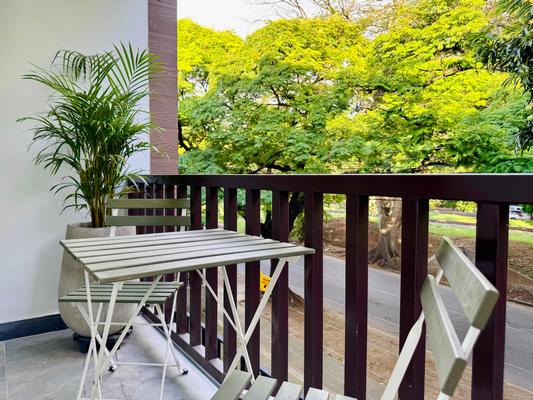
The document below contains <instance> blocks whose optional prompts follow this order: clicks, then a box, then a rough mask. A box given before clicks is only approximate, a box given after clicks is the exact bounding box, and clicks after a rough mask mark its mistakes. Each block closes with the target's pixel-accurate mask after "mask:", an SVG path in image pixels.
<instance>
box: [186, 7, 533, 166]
mask: <svg viewBox="0 0 533 400" xmlns="http://www.w3.org/2000/svg"><path fill="white" fill-rule="evenodd" d="M485 5H486V4H485V2H484V1H482V0H413V1H409V2H390V3H388V4H386V5H384V6H383V8H384V9H383V12H384V15H386V18H385V20H386V24H385V25H386V28H385V29H384V30H383V31H381V32H380V33H379V34H372V35H368V34H367V33H368V31H365V29H366V28H365V27H366V26H368V25H367V22H368V21H367V22H364V20H365V21H366V19H368V18H367V17H368V15H366V16H365V15H362V16H361V18H360V19H359V18H355V19H352V21H349V20H347V18H342V17H341V16H339V15H334V16H331V17H323V18H309V19H307V18H299V19H288V20H277V21H275V22H271V23H269V24H268V25H267V26H265V27H264V28H262V29H259V30H258V31H256V32H254V33H253V34H251V35H250V36H249V37H247V38H246V39H245V40H244V41H240V39H239V40H237V39H235V38H234V37H233V36H231V35H230V34H228V33H227V32H214V31H210V30H206V29H207V28H201V27H196V28H194V29H196V30H198V31H201V32H203V33H202V34H198V35H190V36H188V39H189V42H188V43H187V46H189V47H190V48H191V49H197V48H206V49H209V48H213V53H214V55H213V56H211V55H203V57H205V59H206V60H208V61H205V62H204V61H195V60H196V58H194V57H196V56H194V57H192V56H191V57H192V58H191V61H190V64H184V65H185V66H187V65H196V64H197V65H199V67H198V68H200V69H203V70H207V71H208V74H204V75H202V76H207V78H206V79H204V80H203V82H206V85H205V86H202V87H205V89H206V90H205V92H199V91H191V90H189V91H188V92H187V93H188V94H187V95H186V96H184V99H183V100H182V101H181V103H180V111H179V112H180V121H181V123H182V125H183V135H184V138H185V139H186V140H185V141H186V142H187V144H191V146H189V148H188V149H187V150H189V151H187V152H186V153H185V154H183V155H182V157H181V166H180V168H181V171H182V172H185V173H203V172H230V173H306V172H319V173H321V172H324V173H328V172H410V173H413V172H432V171H457V170H459V171H469V170H476V171H477V170H484V169H486V168H488V167H490V166H493V165H494V162H495V161H494V160H497V159H498V158H499V157H506V158H508V159H513V158H514V157H515V151H516V149H515V147H514V144H513V137H514V136H516V135H517V134H518V133H519V132H521V131H522V130H523V129H524V127H525V124H526V122H525V120H526V118H527V115H528V110H527V104H528V101H529V100H528V97H527V95H524V94H523V93H521V92H520V91H517V90H514V88H513V87H511V86H510V85H507V84H506V82H507V81H508V78H509V75H508V74H507V73H506V72H500V71H492V70H489V69H487V68H486V67H485V66H484V65H483V64H482V63H481V62H479V60H478V59H477V57H476V48H475V47H473V46H472V42H471V41H470V40H469V38H471V37H472V36H475V35H478V34H479V33H480V32H484V30H485V29H486V28H487V27H488V26H490V24H491V21H492V19H493V18H494V12H493V11H492V10H490V9H485ZM333 14H335V13H333ZM374 17H375V16H372V18H374ZM365 18H366V19H365ZM180 24H182V21H179V23H178V25H180ZM190 24H191V23H190V22H185V28H184V29H193V27H191V25H190ZM365 24H366V25H365ZM217 35H222V36H217ZM228 35H230V36H228ZM230 38H231V39H230ZM180 40H181V39H180ZM206 41H211V42H212V46H211V45H209V44H207V42H206ZM196 42H197V43H196ZM211 42H210V43H211ZM221 48H222V49H226V50H224V51H221V50H220V49H221ZM207 53H209V51H208V52H207ZM184 54H185V55H183V57H188V56H186V53H184ZM184 68H185V69H187V68H188V69H189V70H193V69H194V68H193V67H190V66H189V67H184ZM180 70H181V67H180ZM185 87H187V86H185Z"/></svg>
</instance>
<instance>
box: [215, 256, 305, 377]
mask: <svg viewBox="0 0 533 400" xmlns="http://www.w3.org/2000/svg"><path fill="white" fill-rule="evenodd" d="M298 258H299V257H296V258H294V257H290V258H280V259H279V260H278V263H277V265H276V268H275V270H274V273H273V274H272V277H271V279H270V283H269V285H268V287H267V289H266V291H265V293H264V294H263V297H262V299H261V302H260V303H259V306H258V307H257V310H256V311H255V314H254V316H253V318H252V320H251V321H250V325H249V326H248V329H247V330H246V333H245V334H244V337H243V338H242V340H241V341H240V343H239V346H238V349H237V354H236V355H235V358H234V359H233V362H232V363H231V365H230V367H229V369H228V373H227V374H226V379H227V378H228V377H229V376H230V375H231V374H230V372H231V371H233V370H234V369H235V368H237V364H238V363H239V360H240V358H241V355H243V356H244V357H245V359H246V360H247V368H248V370H249V371H252V368H251V365H250V362H249V361H250V357H249V355H248V348H247V345H248V342H249V341H250V338H251V337H252V334H253V332H254V330H255V327H256V326H257V324H258V323H259V319H260V318H261V315H262V314H263V311H264V309H265V307H266V305H267V303H268V300H269V299H270V296H271V295H272V291H273V290H274V287H275V286H276V283H277V282H278V279H279V277H280V276H281V273H282V271H283V268H284V266H285V264H288V263H289V262H293V261H295V260H297V259H298ZM224 278H225V280H224V283H226V281H227V286H228V290H230V294H231V287H230V285H229V280H227V274H226V271H225V269H224ZM230 306H231V308H232V313H233V317H234V318H235V320H236V321H237V326H238V327H239V328H240V327H241V323H240V319H239V316H238V314H237V308H236V306H235V302H234V301H233V297H232V296H230ZM241 333H242V329H241ZM254 379H255V378H254V377H253V376H252V381H253V380H254Z"/></svg>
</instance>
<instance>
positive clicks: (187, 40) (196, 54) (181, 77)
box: [178, 19, 242, 150]
mask: <svg viewBox="0 0 533 400" xmlns="http://www.w3.org/2000/svg"><path fill="white" fill-rule="evenodd" d="M178 38H179V40H178V96H179V118H178V124H179V125H178V140H179V144H180V147H181V148H182V149H183V150H190V149H194V148H197V147H198V146H200V145H201V144H202V142H203V138H202V137H201V136H199V135H197V134H196V132H195V131H191V130H190V129H188V127H190V119H191V117H192V116H191V112H192V111H193V109H194V106H195V101H196V100H197V99H198V98H200V97H201V96H203V95H205V93H207V91H208V88H209V78H210V75H211V74H212V73H213V70H214V69H216V66H217V63H218V61H219V60H221V59H223V58H225V57H228V56H229V54H231V53H232V52H234V51H236V50H237V49H239V48H240V47H241V46H242V39H241V38H240V37H238V36H237V35H235V34H234V33H233V32H231V31H222V32H218V31H215V30H212V29H209V28H205V27H203V26H201V25H198V24H196V23H194V22H193V21H191V20H190V19H181V20H179V23H178ZM184 129H185V130H186V132H184V131H183V130H184Z"/></svg>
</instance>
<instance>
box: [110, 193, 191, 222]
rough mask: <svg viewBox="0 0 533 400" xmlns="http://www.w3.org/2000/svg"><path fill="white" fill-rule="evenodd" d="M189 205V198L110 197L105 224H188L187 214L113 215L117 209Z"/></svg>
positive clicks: (183, 207) (167, 207) (174, 207)
mask: <svg viewBox="0 0 533 400" xmlns="http://www.w3.org/2000/svg"><path fill="white" fill-rule="evenodd" d="M190 207H191V205H190V201H189V199H111V200H109V201H108V203H107V208H108V209H111V210H112V215H108V216H106V220H105V224H106V225H107V226H189V225H190V224H191V220H190V217H189V216H188V215H114V214H115V213H114V212H113V211H114V210H118V209H152V210H155V209H169V208H171V209H181V210H188V209H189V208H190Z"/></svg>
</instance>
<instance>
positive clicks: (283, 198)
mask: <svg viewBox="0 0 533 400" xmlns="http://www.w3.org/2000/svg"><path fill="white" fill-rule="evenodd" d="M272 238H273V239H276V240H279V241H281V242H288V241H289V193H288V192H278V191H274V192H272ZM276 265H277V260H273V261H272V262H271V266H272V267H271V268H274V267H275V266H276ZM288 268H289V266H288V265H286V266H285V269H284V270H283V272H282V273H281V275H280V277H279V279H278V283H277V285H276V286H275V287H274V291H273V292H272V342H271V353H272V367H271V368H272V376H273V377H274V378H276V379H278V387H279V385H281V382H282V381H286V380H287V379H288V375H289V270H288Z"/></svg>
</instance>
